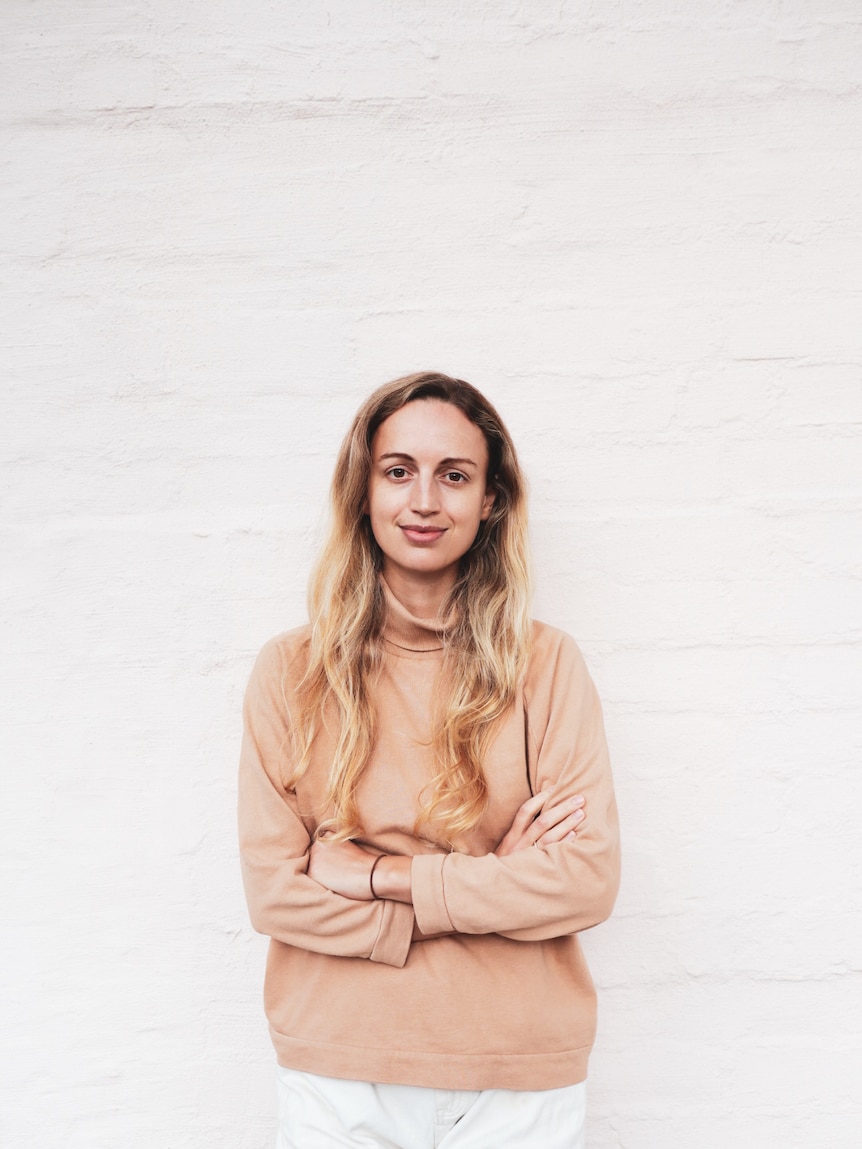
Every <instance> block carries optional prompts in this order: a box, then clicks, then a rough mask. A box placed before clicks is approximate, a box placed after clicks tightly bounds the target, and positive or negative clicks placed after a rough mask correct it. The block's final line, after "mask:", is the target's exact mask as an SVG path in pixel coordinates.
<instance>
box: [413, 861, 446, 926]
mask: <svg viewBox="0 0 862 1149" xmlns="http://www.w3.org/2000/svg"><path fill="white" fill-rule="evenodd" d="M448 857H449V855H448V854H414V855H413V862H412V863H411V866H410V884H411V889H412V897H413V912H414V913H415V915H416V924H417V926H418V927H419V929H420V930H421V931H422V933H423V934H445V933H452V932H453V931H454V929H455V927H454V926H453V925H452V919H451V918H450V917H449V911H448V909H447V908H446V895H445V893H444V891H443V866H444V865H445V862H446V859H447V858H448Z"/></svg>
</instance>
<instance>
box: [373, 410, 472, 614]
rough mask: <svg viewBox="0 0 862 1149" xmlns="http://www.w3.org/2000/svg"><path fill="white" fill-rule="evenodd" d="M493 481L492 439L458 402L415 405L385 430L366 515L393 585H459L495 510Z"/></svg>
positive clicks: (378, 440) (379, 435)
mask: <svg viewBox="0 0 862 1149" xmlns="http://www.w3.org/2000/svg"><path fill="white" fill-rule="evenodd" d="M487 477H488V446H487V444H486V442H485V436H484V435H483V434H482V432H481V431H480V430H479V428H478V427H477V426H476V425H475V423H471V422H470V420H469V419H468V418H467V416H466V415H464V414H463V412H462V411H460V410H459V409H458V408H457V407H454V406H453V405H452V404H451V403H446V402H444V401H443V400H442V399H416V400H414V401H413V402H412V403H408V404H406V406H404V407H401V408H400V409H399V410H398V411H396V412H395V413H394V414H392V415H390V416H389V418H388V419H385V420H384V421H383V422H382V423H381V424H380V426H379V427H378V428H377V432H376V433H375V435H374V438H373V439H372V441H371V475H370V477H369V480H368V502H367V507H366V509H367V511H368V515H369V518H370V520H371V530H372V531H373V533H374V538H375V539H376V540H377V544H378V546H379V547H380V549H381V551H383V556H384V561H383V573H384V575H385V576H386V578H387V582H389V583H390V585H393V583H394V582H400V583H401V585H402V586H403V585H404V584H405V581H406V582H407V583H409V584H413V585H417V584H419V583H421V584H423V585H426V586H427V585H428V584H429V583H430V584H435V585H438V584H439V589H440V591H441V592H442V593H445V591H446V590H448V589H449V587H451V586H452V584H453V583H454V582H455V579H456V578H457V574H458V562H459V560H460V558H461V556H462V555H464V554H465V553H466V552H467V551H468V550H469V549H470V547H471V546H472V544H473V540H474V539H475V537H476V532H477V531H478V530H479V523H480V522H481V521H482V520H483V519H487V517H488V515H489V514H490V513H491V508H492V507H493V505H494V494H493V492H491V491H489V490H488V487H487Z"/></svg>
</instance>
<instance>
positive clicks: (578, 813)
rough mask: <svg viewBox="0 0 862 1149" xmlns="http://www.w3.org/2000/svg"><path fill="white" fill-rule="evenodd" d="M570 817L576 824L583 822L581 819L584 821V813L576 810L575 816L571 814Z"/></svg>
mask: <svg viewBox="0 0 862 1149" xmlns="http://www.w3.org/2000/svg"><path fill="white" fill-rule="evenodd" d="M572 817H573V818H574V820H575V821H576V822H582V821H583V819H584V812H583V810H578V812H577V814H573V815H572Z"/></svg>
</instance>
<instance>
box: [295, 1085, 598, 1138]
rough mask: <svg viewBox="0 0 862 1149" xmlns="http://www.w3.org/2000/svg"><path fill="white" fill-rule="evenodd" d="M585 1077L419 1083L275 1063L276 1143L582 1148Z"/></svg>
mask: <svg viewBox="0 0 862 1149" xmlns="http://www.w3.org/2000/svg"><path fill="white" fill-rule="evenodd" d="M585 1118H586V1082H584V1081H582V1082H580V1083H579V1084H578V1085H567V1086H566V1087H564V1088H563V1089H547V1090H543V1091H541V1092H528V1091H525V1092H520V1091H515V1090H511V1089H483V1090H482V1091H481V1092H475V1091H470V1090H466V1089H423V1088H420V1087H418V1086H414V1085H375V1084H373V1083H372V1082H367V1081H340V1080H338V1079H336V1078H334V1077H319V1076H317V1074H314V1073H301V1072H300V1071H299V1070H296V1069H284V1068H283V1067H282V1066H280V1065H279V1066H278V1141H277V1149H334V1147H335V1146H350V1147H351V1149H360V1147H361V1149H530V1147H531V1146H536V1147H537V1149H584V1145H585V1144H586V1142H585V1140H584V1123H585Z"/></svg>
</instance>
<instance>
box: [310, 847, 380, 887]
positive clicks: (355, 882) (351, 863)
mask: <svg viewBox="0 0 862 1149" xmlns="http://www.w3.org/2000/svg"><path fill="white" fill-rule="evenodd" d="M377 856H378V855H377V854H376V853H371V851H369V850H365V849H363V847H362V846H357V844H356V843H355V842H331V841H329V839H328V838H318V840H317V841H316V842H313V843H312V845H311V849H310V850H309V852H308V876H309V877H310V878H313V879H314V881H315V882H317V883H318V885H321V886H325V887H326V889H327V890H332V892H333V893H334V894H341V895H342V897H345V898H353V900H354V901H358V902H370V901H373V900H374V894H373V893H372V892H371V867H372V866H373V865H374V859H375V858H376V857H377Z"/></svg>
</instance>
